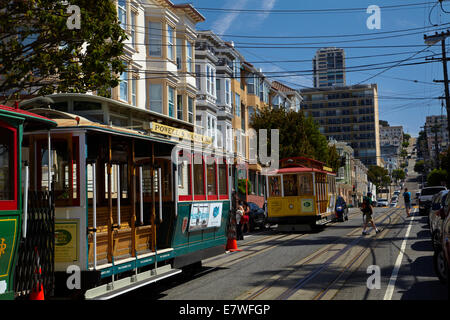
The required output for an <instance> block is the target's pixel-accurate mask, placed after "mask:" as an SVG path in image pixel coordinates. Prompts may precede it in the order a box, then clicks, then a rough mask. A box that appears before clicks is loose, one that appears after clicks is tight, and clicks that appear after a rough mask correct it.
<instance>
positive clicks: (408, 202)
mask: <svg viewBox="0 0 450 320" xmlns="http://www.w3.org/2000/svg"><path fill="white" fill-rule="evenodd" d="M403 200H405V210H406V216H407V217H410V216H411V214H410V210H411V192H409V191H408V188H405V192H403Z"/></svg>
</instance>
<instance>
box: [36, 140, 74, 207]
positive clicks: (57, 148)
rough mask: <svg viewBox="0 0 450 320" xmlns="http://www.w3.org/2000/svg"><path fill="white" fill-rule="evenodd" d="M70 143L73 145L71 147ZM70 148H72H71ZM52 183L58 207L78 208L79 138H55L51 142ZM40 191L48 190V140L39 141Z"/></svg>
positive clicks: (38, 182) (38, 181)
mask: <svg viewBox="0 0 450 320" xmlns="http://www.w3.org/2000/svg"><path fill="white" fill-rule="evenodd" d="M70 141H72V145H71V146H70ZM69 146H70V147H69ZM50 156H51V165H52V166H51V168H50V170H51V179H52V181H51V183H53V186H54V192H55V203H56V206H78V205H79V204H80V198H79V195H80V192H79V184H80V182H79V181H80V179H79V166H78V164H79V159H78V137H72V136H70V137H68V136H65V137H61V136H60V137H56V138H55V137H53V136H52V141H51V154H50ZM37 159H38V164H37V168H38V180H37V184H38V189H39V190H48V189H49V185H50V184H49V181H48V170H49V166H48V145H47V140H46V138H43V139H42V140H38V141H37Z"/></svg>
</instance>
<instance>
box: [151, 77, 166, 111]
mask: <svg viewBox="0 0 450 320" xmlns="http://www.w3.org/2000/svg"><path fill="white" fill-rule="evenodd" d="M150 110H151V111H155V112H159V113H162V112H163V111H162V85H161V84H157V83H151V84H150Z"/></svg>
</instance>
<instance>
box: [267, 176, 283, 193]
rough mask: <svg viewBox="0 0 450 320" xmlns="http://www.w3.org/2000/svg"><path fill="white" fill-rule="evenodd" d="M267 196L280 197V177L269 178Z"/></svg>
mask: <svg viewBox="0 0 450 320" xmlns="http://www.w3.org/2000/svg"><path fill="white" fill-rule="evenodd" d="M269 194H270V196H271V197H279V196H281V188H280V177H278V176H277V177H269Z"/></svg>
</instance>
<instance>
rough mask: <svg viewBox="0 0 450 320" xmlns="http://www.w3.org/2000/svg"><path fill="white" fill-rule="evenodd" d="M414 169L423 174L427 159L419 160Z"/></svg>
mask: <svg viewBox="0 0 450 320" xmlns="http://www.w3.org/2000/svg"><path fill="white" fill-rule="evenodd" d="M414 171H415V172H417V173H419V174H423V173H424V172H425V161H424V160H419V161H417V162H416V164H415V165H414Z"/></svg>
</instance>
